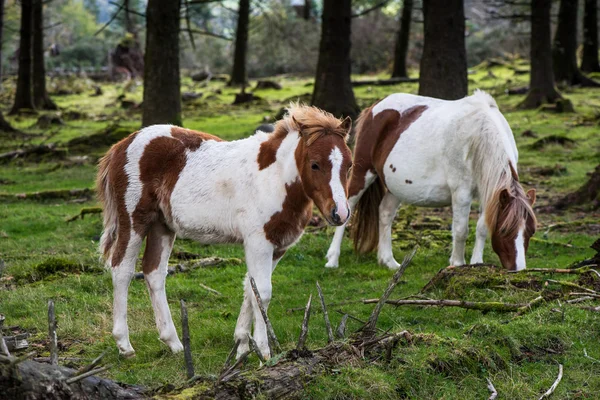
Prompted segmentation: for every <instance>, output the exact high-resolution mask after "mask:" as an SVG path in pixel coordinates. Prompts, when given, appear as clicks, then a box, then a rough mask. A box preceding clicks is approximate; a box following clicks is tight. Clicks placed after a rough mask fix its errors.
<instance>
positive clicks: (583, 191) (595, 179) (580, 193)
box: [554, 165, 600, 209]
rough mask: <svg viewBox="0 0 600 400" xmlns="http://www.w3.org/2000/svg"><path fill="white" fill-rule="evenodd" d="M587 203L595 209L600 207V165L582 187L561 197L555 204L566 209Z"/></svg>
mask: <svg viewBox="0 0 600 400" xmlns="http://www.w3.org/2000/svg"><path fill="white" fill-rule="evenodd" d="M587 203H589V204H591V206H592V208H593V209H597V208H599V207H600V165H598V166H596V169H595V170H594V172H592V175H591V176H590V179H589V180H588V181H587V182H586V183H585V184H584V185H583V186H582V187H580V188H579V189H578V190H577V191H576V192H573V193H569V194H568V195H566V196H565V197H563V198H562V199H560V200H559V201H558V202H557V203H556V204H555V205H554V206H555V207H556V208H558V209H564V208H567V207H570V206H578V205H582V204H587Z"/></svg>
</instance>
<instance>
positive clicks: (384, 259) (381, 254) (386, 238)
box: [377, 191, 400, 269]
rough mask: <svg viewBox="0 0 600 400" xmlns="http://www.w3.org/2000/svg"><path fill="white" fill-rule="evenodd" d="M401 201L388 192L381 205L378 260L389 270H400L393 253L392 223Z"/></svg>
mask: <svg viewBox="0 0 600 400" xmlns="http://www.w3.org/2000/svg"><path fill="white" fill-rule="evenodd" d="M399 206H400V200H399V199H398V198H397V197H396V196H394V195H393V194H392V193H391V192H390V191H388V192H387V193H386V194H385V195H384V196H383V199H382V200H381V203H380V204H379V245H378V246H377V260H378V261H379V264H382V265H385V266H386V267H388V268H389V269H398V267H400V264H398V262H397V261H396V259H395V258H394V253H393V252H392V223H393V222H394V217H395V216H396V211H397V210H398V207H399Z"/></svg>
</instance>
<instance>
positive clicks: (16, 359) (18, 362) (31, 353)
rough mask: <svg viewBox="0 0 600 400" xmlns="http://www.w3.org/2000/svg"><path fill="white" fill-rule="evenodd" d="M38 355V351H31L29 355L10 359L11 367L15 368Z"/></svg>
mask: <svg viewBox="0 0 600 400" xmlns="http://www.w3.org/2000/svg"><path fill="white" fill-rule="evenodd" d="M36 354H37V352H36V351H30V352H29V353H27V354H23V355H22V356H20V357H8V358H9V360H10V362H9V365H10V367H14V366H15V365H17V364H20V363H22V362H23V361H25V360H28V359H30V358H31V357H33V356H35V355H36Z"/></svg>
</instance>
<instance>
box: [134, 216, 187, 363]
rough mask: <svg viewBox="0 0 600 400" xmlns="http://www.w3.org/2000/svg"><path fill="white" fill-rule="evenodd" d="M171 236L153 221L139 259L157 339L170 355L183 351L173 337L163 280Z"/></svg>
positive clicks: (173, 235) (176, 339) (172, 239)
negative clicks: (168, 349)
mask: <svg viewBox="0 0 600 400" xmlns="http://www.w3.org/2000/svg"><path fill="white" fill-rule="evenodd" d="M174 240H175V234H174V233H173V232H171V231H170V230H169V229H168V228H167V227H166V226H164V225H163V224H162V223H160V222H155V223H154V225H152V227H151V228H150V231H149V233H148V236H147V238H146V250H145V252H144V258H143V260H142V269H143V271H144V279H145V280H146V286H147V287H148V292H149V293H150V300H151V301H152V308H153V309H154V318H155V320H156V328H157V329H158V334H159V338H160V340H161V341H162V342H163V343H165V344H166V345H167V346H169V348H170V349H171V351H172V352H173V353H178V352H180V351H182V350H183V345H182V344H181V341H180V340H179V337H178V336H177V330H176V329H175V325H174V324H173V318H172V317H171V310H169V303H167V293H166V291H165V281H166V278H167V268H168V265H169V255H170V254H171V249H172V248H173V241H174Z"/></svg>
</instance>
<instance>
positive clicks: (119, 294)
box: [112, 230, 142, 357]
mask: <svg viewBox="0 0 600 400" xmlns="http://www.w3.org/2000/svg"><path fill="white" fill-rule="evenodd" d="M141 247H142V238H141V237H140V236H139V235H138V234H137V233H135V231H133V230H132V231H131V233H130V236H129V241H128V242H127V243H124V242H119V241H118V240H117V244H116V246H115V249H114V251H113V254H114V253H115V252H116V253H117V254H118V253H121V252H122V253H124V256H123V258H122V260H121V261H120V262H119V263H118V264H116V265H112V281H113V331H112V334H113V337H114V338H115V342H116V343H117V347H118V348H119V354H121V355H122V356H124V357H133V356H134V355H135V351H134V350H133V347H131V342H130V341H129V327H128V326H127V296H128V292H129V284H130V283H131V279H132V278H133V274H134V272H135V263H136V261H137V258H138V254H139V252H140V248H141Z"/></svg>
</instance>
